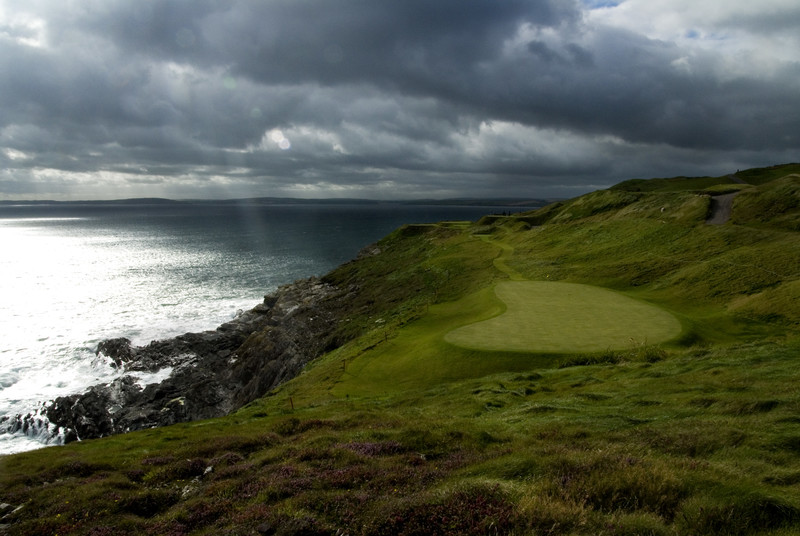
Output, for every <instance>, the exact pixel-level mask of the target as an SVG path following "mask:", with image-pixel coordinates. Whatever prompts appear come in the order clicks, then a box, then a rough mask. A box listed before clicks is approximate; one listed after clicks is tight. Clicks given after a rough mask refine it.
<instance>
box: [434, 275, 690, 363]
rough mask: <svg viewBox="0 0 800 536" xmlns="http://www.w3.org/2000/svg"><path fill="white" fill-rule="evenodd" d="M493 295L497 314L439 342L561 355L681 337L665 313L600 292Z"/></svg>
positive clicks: (540, 284) (576, 288) (522, 288)
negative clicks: (501, 307)
mask: <svg viewBox="0 0 800 536" xmlns="http://www.w3.org/2000/svg"><path fill="white" fill-rule="evenodd" d="M495 293H496V294H497V297H498V298H500V300H502V301H503V302H504V303H505V304H506V307H507V309H506V311H505V312H504V313H503V314H501V315H499V316H496V317H494V318H490V319H488V320H484V321H482V322H477V323H475V324H470V325H468V326H464V327H460V328H457V329H455V330H453V331H451V332H450V333H448V334H447V335H446V337H445V340H446V341H447V342H449V343H451V344H455V345H457V346H461V347H465V348H473V349H476V350H489V351H509V352H525V351H527V352H536V353H566V352H594V351H603V350H606V349H609V348H611V349H621V348H627V347H630V346H631V344H632V343H634V344H642V343H643V342H647V343H651V344H658V343H661V342H665V341H668V340H670V339H674V338H675V337H677V336H678V335H680V333H681V324H680V322H679V321H678V319H677V318H675V317H674V316H672V315H671V314H670V313H668V312H667V311H665V310H663V309H661V308H658V307H655V306H653V305H650V304H647V303H645V302H642V301H639V300H635V299H633V298H629V297H627V296H625V295H623V294H620V293H618V292H613V291H610V290H607V289H604V288H600V287H594V286H590V285H580V284H574V283H561V282H559V283H556V282H549V281H507V282H502V283H498V284H497V286H496V287H495Z"/></svg>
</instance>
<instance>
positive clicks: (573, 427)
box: [0, 165, 800, 535]
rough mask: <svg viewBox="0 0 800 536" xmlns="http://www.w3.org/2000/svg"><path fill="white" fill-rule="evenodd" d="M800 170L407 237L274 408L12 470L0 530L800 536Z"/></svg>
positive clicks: (274, 396)
mask: <svg viewBox="0 0 800 536" xmlns="http://www.w3.org/2000/svg"><path fill="white" fill-rule="evenodd" d="M798 173H800V166H799V165H786V166H775V167H772V168H766V169H759V170H747V171H744V172H742V173H739V174H737V175H736V176H733V177H732V176H727V175H726V176H722V177H702V178H682V177H678V178H674V179H655V180H652V181H627V182H625V183H621V184H620V185H617V186H616V187H613V188H610V189H608V190H602V191H598V192H594V193H591V194H588V195H585V196H581V197H578V198H575V199H571V200H567V201H563V202H559V203H556V204H553V205H550V206H548V207H545V208H543V209H540V210H538V211H535V212H530V213H523V214H518V215H514V216H487V217H485V218H483V219H482V220H481V221H479V222H474V223H465V222H450V223H442V224H440V225H428V226H407V227H404V228H402V229H399V230H397V231H396V232H395V233H392V234H391V235H389V236H387V237H386V238H384V239H383V240H382V241H380V242H379V243H378V244H376V245H374V246H373V247H370V248H367V250H365V252H364V253H363V254H362V255H361V256H359V258H358V259H356V260H354V261H352V262H350V263H347V264H345V265H343V266H341V267H339V268H337V269H336V270H334V271H332V272H331V273H329V274H327V275H326V276H325V278H324V279H325V280H326V281H327V282H329V283H330V284H333V285H337V286H340V287H342V288H345V287H346V288H350V289H353V288H357V289H358V292H357V293H355V294H354V296H355V297H354V299H353V300H352V303H349V304H348V305H347V306H346V308H345V309H343V310H342V311H341V318H340V322H339V328H338V329H339V332H340V333H339V337H338V340H339V341H340V344H339V345H338V347H336V348H335V349H332V350H331V351H330V352H329V353H327V354H325V355H324V356H322V357H321V358H320V359H318V360H317V361H315V362H313V363H312V364H311V365H309V366H308V367H307V369H306V370H305V371H304V372H303V374H301V375H300V376H299V377H297V378H295V379H293V380H292V381H290V382H288V383H286V384H284V385H283V386H282V387H280V388H279V389H277V390H276V391H274V392H272V393H270V394H269V395H268V396H266V397H264V398H263V399H260V400H258V401H256V402H253V403H251V404H250V405H248V406H247V407H244V408H242V409H240V410H239V411H237V412H236V413H234V414H232V415H230V416H229V417H226V418H223V419H216V420H211V421H202V422H195V423H188V424H182V425H176V426H172V427H167V428H162V429H154V430H148V431H144V432H136V433H131V434H125V435H120V436H114V437H110V438H105V439H101V440H93V441H85V442H81V443H77V444H70V445H67V446H65V447H56V448H47V449H42V450H39V451H34V452H29V453H23V454H19V455H15V456H7V457H3V458H0V503H4V504H7V505H8V506H7V507H3V510H2V511H0V517H2V520H1V521H0V524H2V525H4V528H3V529H0V533H2V532H3V531H5V532H7V533H8V534H95V535H101V534H175V535H177V534H231V535H233V534H320V535H322V534H331V535H333V534H337V533H338V534H351V535H355V534H359V535H373V534H375V535H377V534H405V535H412V534H443V535H444V534H487V535H488V534H492V535H495V534H509V535H541V534H586V535H589V534H608V535H611V534H614V535H621V534H629V535H634V534H636V535H645V534H650V535H662V534H663V535H677V534H772V535H788V534H797V533H800V418H798V415H800V395H798V390H797V388H796V386H797V383H798V373H797V370H798V366H797V365H798V357H799V356H800V340H798V338H797V333H798V328H799V327H800V234H798V233H799V232H800V175H798ZM733 191H735V192H738V194H737V195H736V197H735V198H734V200H733V205H732V209H731V212H730V214H729V215H728V221H727V222H726V223H724V224H722V225H708V224H707V223H706V220H707V219H708V218H709V216H710V215H711V214H710V213H711V211H713V210H714V203H713V202H712V201H713V197H712V196H714V195H718V194H721V193H730V192H733ZM337 531H338V532H337Z"/></svg>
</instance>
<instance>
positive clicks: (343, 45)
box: [0, 0, 800, 199]
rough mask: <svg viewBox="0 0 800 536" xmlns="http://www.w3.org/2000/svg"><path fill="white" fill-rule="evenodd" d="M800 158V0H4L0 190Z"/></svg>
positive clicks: (56, 191)
mask: <svg viewBox="0 0 800 536" xmlns="http://www.w3.org/2000/svg"><path fill="white" fill-rule="evenodd" d="M797 161H800V2H798V1H797V0H758V1H754V0H621V1H619V2H616V1H610V0H481V1H477V0H250V1H236V0H164V1H161V0H24V1H23V0H0V199H110V198H126V197H150V196H158V197H171V198H214V197H226V198H229V197H244V196H289V197H362V198H423V197H425V198H428V197H433V198H444V197H458V196H473V197H474V196H481V197H487V196H488V197H502V196H528V197H565V196H569V197H571V196H574V195H578V194H581V193H584V192H587V191H591V190H594V189H597V188H603V187H607V186H610V185H611V184H614V183H616V182H619V181H621V180H625V179H629V178H634V177H638V178H650V177H665V176H676V175H706V174H710V175H721V174H725V173H729V172H734V171H736V170H737V169H740V168H741V169H744V168H748V167H756V166H764V165H772V164H778V163H787V162H797Z"/></svg>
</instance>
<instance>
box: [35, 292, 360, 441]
mask: <svg viewBox="0 0 800 536" xmlns="http://www.w3.org/2000/svg"><path fill="white" fill-rule="evenodd" d="M347 299H348V293H347V292H345V291H342V290H341V289H338V288H336V287H333V286H331V285H328V284H325V283H322V282H320V280H318V279H316V278H311V279H306V280H301V281H297V282H295V283H293V284H291V285H286V286H283V287H281V288H279V289H278V290H277V291H276V292H275V293H273V294H271V295H269V296H267V297H265V299H264V302H263V303H262V304H259V305H257V306H256V307H254V308H253V309H251V310H249V311H246V312H243V313H241V314H239V315H237V317H236V318H234V319H233V320H231V321H230V322H227V323H225V324H222V325H221V326H219V327H218V328H217V329H216V330H213V331H205V332H202V333H186V334H184V335H180V336H178V337H174V338H172V339H166V340H161V341H153V342H151V343H150V344H148V345H146V346H142V347H132V346H131V343H130V341H129V340H128V339H124V338H119V339H110V340H108V341H104V342H102V343H101V344H100V345H99V346H98V349H97V351H98V353H102V354H103V355H105V356H107V357H109V358H110V359H111V360H112V361H113V362H114V363H115V364H116V365H117V366H118V367H120V368H122V369H123V370H124V371H125V372H126V374H125V375H123V376H122V377H121V378H118V379H116V380H115V381H113V382H111V383H110V384H106V385H97V386H94V387H92V388H90V389H89V390H88V391H86V392H85V393H83V394H77V395H71V396H66V397H59V398H57V399H56V400H55V401H53V403H52V404H51V405H50V406H49V407H48V408H47V410H46V415H47V418H48V419H49V420H50V422H51V423H53V424H54V425H55V426H57V427H61V429H63V430H66V434H65V441H71V440H74V439H89V438H96V437H103V436H107V435H112V434H117V433H123V432H128V431H132V430H141V429H145V428H152V427H157V426H165V425H169V424H175V423H179V422H187V421H192V420H197V419H206V418H211V417H219V416H222V415H226V414H227V413H229V412H231V411H232V410H235V409H237V408H239V407H241V406H243V405H244V404H247V403H248V402H250V401H252V400H255V399H257V398H259V397H261V396H263V395H265V394H266V393H267V392H269V391H270V390H271V389H274V388H275V387H276V386H278V385H280V384H281V383H283V382H285V381H287V380H289V379H291V378H293V377H294V376H296V375H297V374H299V373H300V371H301V370H302V369H303V367H304V366H305V365H306V364H307V363H308V362H309V361H311V360H312V359H314V358H315V357H318V356H319V355H320V354H322V353H323V352H324V351H326V350H329V349H331V348H332V347H333V346H335V345H337V344H338V343H339V341H335V340H334V339H333V332H334V330H335V328H336V326H337V323H338V315H337V312H338V311H339V310H340V308H341V305H342V304H343V303H344V302H345V301H346V300H347ZM167 367H169V368H172V373H171V374H170V375H169V377H168V378H166V379H165V380H163V381H161V382H159V383H153V384H150V385H144V386H142V385H140V383H139V381H138V380H137V379H136V377H135V375H136V373H137V372H138V373H143V372H156V371H159V370H162V369H164V368H167Z"/></svg>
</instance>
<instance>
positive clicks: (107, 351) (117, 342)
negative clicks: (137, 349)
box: [95, 337, 133, 367]
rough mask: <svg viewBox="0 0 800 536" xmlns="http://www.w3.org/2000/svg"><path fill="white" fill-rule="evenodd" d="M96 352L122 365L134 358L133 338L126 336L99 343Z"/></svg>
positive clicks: (118, 365) (119, 365)
mask: <svg viewBox="0 0 800 536" xmlns="http://www.w3.org/2000/svg"><path fill="white" fill-rule="evenodd" d="M95 354H97V355H100V354H103V355H105V356H106V357H108V358H110V359H111V360H112V361H113V362H114V364H115V365H116V366H117V367H122V366H123V365H124V364H125V363H128V362H129V361H131V359H133V348H131V340H130V339H126V338H125V337H120V338H118V339H108V340H105V341H102V342H101V343H100V344H98V345H97V350H96V351H95Z"/></svg>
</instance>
